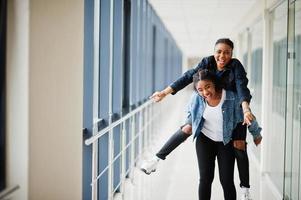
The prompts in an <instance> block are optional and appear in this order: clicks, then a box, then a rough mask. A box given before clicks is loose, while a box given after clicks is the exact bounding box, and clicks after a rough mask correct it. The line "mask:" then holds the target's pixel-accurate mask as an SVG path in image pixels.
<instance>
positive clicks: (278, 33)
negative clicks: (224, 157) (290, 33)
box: [267, 2, 287, 193]
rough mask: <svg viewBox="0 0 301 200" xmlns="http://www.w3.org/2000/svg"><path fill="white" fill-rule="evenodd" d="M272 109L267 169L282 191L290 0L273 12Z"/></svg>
mask: <svg viewBox="0 0 301 200" xmlns="http://www.w3.org/2000/svg"><path fill="white" fill-rule="evenodd" d="M271 18H272V21H271V25H272V30H271V37H272V40H271V41H272V49H271V50H272V55H271V56H272V63H271V66H269V68H270V69H271V75H272V79H273V82H272V102H271V104H272V110H269V111H268V112H269V116H270V119H269V124H268V129H269V130H268V132H269V140H268V148H267V150H268V152H267V153H268V155H267V159H268V161H267V171H268V173H269V175H270V177H271V180H272V181H273V183H274V184H275V186H276V187H277V189H278V191H280V192H281V193H282V190H283V172H284V148H282V147H284V142H285V119H286V118H285V114H286V113H285V108H286V68H287V28H286V27H287V3H286V2H285V3H282V4H281V5H280V6H278V7H277V8H276V9H275V10H274V11H273V12H272V13H271Z"/></svg>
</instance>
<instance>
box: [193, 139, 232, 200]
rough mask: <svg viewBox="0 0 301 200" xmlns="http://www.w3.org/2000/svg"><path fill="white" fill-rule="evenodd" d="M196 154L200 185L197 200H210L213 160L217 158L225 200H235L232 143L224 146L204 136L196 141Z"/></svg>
mask: <svg viewBox="0 0 301 200" xmlns="http://www.w3.org/2000/svg"><path fill="white" fill-rule="evenodd" d="M195 147H196V153H197V158H198V164H199V172H200V183H199V200H210V198H211V184H212V181H213V178H214V168H215V158H217V162H218V169H219V177H220V182H221V185H222V187H223V191H224V199H225V200H236V190H235V185H234V180H233V177H234V161H235V157H234V152H233V146H232V143H231V142H230V143H228V144H227V145H224V144H223V142H215V141H213V140H211V139H209V138H208V137H206V136H205V135H204V134H201V135H200V136H199V137H198V138H197V140H196V144H195Z"/></svg>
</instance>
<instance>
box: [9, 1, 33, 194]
mask: <svg viewBox="0 0 301 200" xmlns="http://www.w3.org/2000/svg"><path fill="white" fill-rule="evenodd" d="M7 2H8V12H7V13H8V23H7V67H6V68H7V74H6V76H7V134H6V135H7V184H8V187H13V186H16V185H19V186H20V189H19V190H18V192H17V193H16V195H15V199H26V198H27V195H28V192H27V190H28V133H29V131H28V70H29V65H28V32H29V27H28V23H29V10H28V7H29V2H28V0H12V1H7Z"/></svg>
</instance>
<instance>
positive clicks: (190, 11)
mask: <svg viewBox="0 0 301 200" xmlns="http://www.w3.org/2000/svg"><path fill="white" fill-rule="evenodd" d="M255 1H256V0H149V3H150V4H151V5H152V6H153V8H154V9H155V10H156V12H157V14H158V15H159V17H160V18H161V19H162V21H163V23H164V24H165V26H166V27H167V29H168V30H169V31H170V33H171V34H172V35H173V37H174V38H175V40H176V42H177V44H178V45H179V47H180V48H181V50H182V51H183V53H184V54H185V55H186V56H188V57H203V56H206V55H210V54H211V53H212V52H213V47H214V43H215V41H216V40H217V39H218V38H221V37H229V38H232V37H233V35H231V34H233V33H234V32H235V31H234V30H235V29H236V28H237V26H238V25H239V23H241V19H242V18H243V17H244V15H245V14H246V13H247V12H249V10H250V9H251V8H252V7H253V5H254V4H255ZM231 36H232V37H231Z"/></svg>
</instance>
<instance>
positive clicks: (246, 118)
mask: <svg viewBox="0 0 301 200" xmlns="http://www.w3.org/2000/svg"><path fill="white" fill-rule="evenodd" d="M254 119H255V117H254V115H253V114H252V112H251V111H250V110H247V111H244V121H243V123H242V125H245V124H246V125H247V126H249V125H251V123H252V121H253V120H254Z"/></svg>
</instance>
